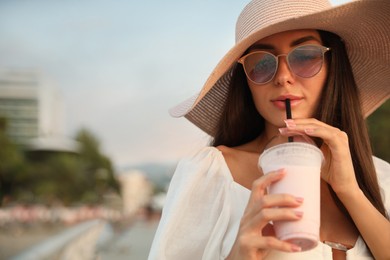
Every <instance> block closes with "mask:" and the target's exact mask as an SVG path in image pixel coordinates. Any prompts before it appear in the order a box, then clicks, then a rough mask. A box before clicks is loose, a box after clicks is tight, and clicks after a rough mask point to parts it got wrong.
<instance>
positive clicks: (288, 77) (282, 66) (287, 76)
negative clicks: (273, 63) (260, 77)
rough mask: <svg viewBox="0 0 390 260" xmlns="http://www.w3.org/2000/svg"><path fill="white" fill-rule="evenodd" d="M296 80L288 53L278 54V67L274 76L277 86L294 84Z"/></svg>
mask: <svg viewBox="0 0 390 260" xmlns="http://www.w3.org/2000/svg"><path fill="white" fill-rule="evenodd" d="M294 82H295V75H294V74H293V73H292V72H291V70H290V67H289V66H288V63H287V57H286V55H279V56H278V68H277V70H276V74H275V77H274V84H275V86H286V85H292V84H294Z"/></svg>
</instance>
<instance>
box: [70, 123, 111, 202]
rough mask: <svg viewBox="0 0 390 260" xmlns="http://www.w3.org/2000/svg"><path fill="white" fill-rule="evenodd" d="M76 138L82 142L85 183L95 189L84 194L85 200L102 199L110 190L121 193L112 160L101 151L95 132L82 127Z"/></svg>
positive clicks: (81, 152) (80, 151)
mask: <svg viewBox="0 0 390 260" xmlns="http://www.w3.org/2000/svg"><path fill="white" fill-rule="evenodd" d="M76 140H77V141H78V142H79V143H80V150H79V154H80V160H81V163H82V169H83V174H84V176H85V179H84V185H85V187H88V188H89V190H90V191H94V192H91V193H86V194H84V198H83V200H85V201H91V202H92V201H96V200H97V201H101V200H102V196H103V195H104V194H105V193H106V192H108V191H110V190H114V191H115V192H118V193H119V184H118V183H117V181H116V179H115V178H114V169H113V166H112V163H111V160H110V159H109V158H108V157H107V156H105V155H104V154H102V152H101V151H100V143H99V141H98V139H97V138H96V137H95V136H94V134H93V133H91V132H90V131H88V130H87V129H81V130H80V131H79V132H78V133H77V134H76Z"/></svg>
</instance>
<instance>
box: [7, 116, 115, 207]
mask: <svg viewBox="0 0 390 260" xmlns="http://www.w3.org/2000/svg"><path fill="white" fill-rule="evenodd" d="M5 124H6V122H5V120H3V119H1V120H0V147H1V149H0V203H1V202H4V197H5V196H8V197H10V198H11V200H10V201H11V202H12V201H18V202H24V203H37V202H39V203H44V204H52V203H57V202H60V203H63V204H65V205H70V204H75V203H76V204H77V203H101V202H103V199H104V195H105V194H107V193H110V192H115V193H119V185H118V183H117V181H116V179H115V178H114V170H113V167H112V164H111V161H110V159H109V158H108V157H107V156H105V155H103V154H102V153H101V151H100V147H99V141H98V139H97V138H96V137H95V136H94V135H93V134H92V133H91V132H89V131H88V130H86V129H82V130H80V131H79V132H78V133H77V140H78V141H79V151H78V153H66V152H59V151H34V152H29V153H23V152H22V151H21V150H20V149H19V147H18V146H17V145H15V144H13V143H12V142H11V141H10V139H9V138H8V137H7V135H6V133H5Z"/></svg>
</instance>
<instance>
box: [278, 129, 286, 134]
mask: <svg viewBox="0 0 390 260" xmlns="http://www.w3.org/2000/svg"><path fill="white" fill-rule="evenodd" d="M287 131H288V130H287V129H286V128H279V132H280V133H281V134H285V133H287Z"/></svg>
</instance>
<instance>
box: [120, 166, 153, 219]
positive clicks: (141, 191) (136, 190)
mask: <svg viewBox="0 0 390 260" xmlns="http://www.w3.org/2000/svg"><path fill="white" fill-rule="evenodd" d="M118 181H119V183H120V185H121V192H122V199H123V213H124V214H125V215H128V216H132V215H134V214H135V213H137V212H138V211H139V210H140V209H142V208H144V207H146V206H148V205H149V204H150V201H151V198H152V194H153V185H152V183H151V182H150V181H149V180H148V179H147V178H146V177H145V175H144V174H143V173H142V172H141V171H138V170H132V171H129V172H126V173H123V174H121V175H119V176H118Z"/></svg>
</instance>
